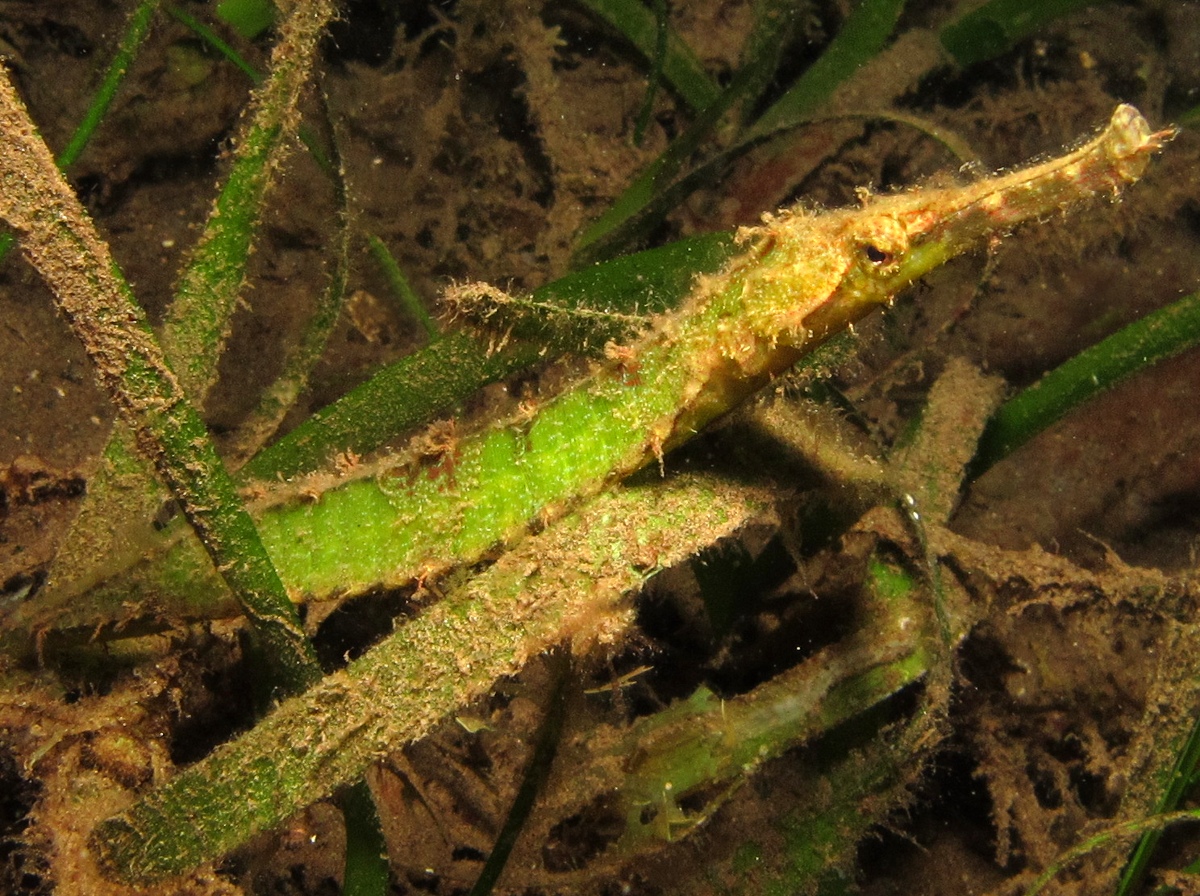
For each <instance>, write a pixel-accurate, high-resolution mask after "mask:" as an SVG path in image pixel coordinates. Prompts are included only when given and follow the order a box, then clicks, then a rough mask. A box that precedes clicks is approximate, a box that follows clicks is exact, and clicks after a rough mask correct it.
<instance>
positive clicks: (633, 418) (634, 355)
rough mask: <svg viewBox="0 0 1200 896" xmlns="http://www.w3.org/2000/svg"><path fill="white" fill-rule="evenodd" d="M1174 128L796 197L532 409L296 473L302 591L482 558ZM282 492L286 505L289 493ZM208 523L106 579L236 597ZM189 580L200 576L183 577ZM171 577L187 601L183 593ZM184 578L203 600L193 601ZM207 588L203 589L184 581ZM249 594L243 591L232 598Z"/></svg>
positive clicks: (1117, 130)
mask: <svg viewBox="0 0 1200 896" xmlns="http://www.w3.org/2000/svg"><path fill="white" fill-rule="evenodd" d="M1167 136H1169V134H1168V132H1160V133H1154V132H1152V131H1151V130H1150V128H1149V126H1148V125H1147V123H1146V121H1145V119H1144V118H1143V117H1142V116H1141V115H1140V114H1139V113H1138V112H1137V110H1136V109H1134V108H1133V107H1132V106H1128V105H1123V106H1120V107H1118V108H1117V110H1116V111H1115V112H1114V114H1113V116H1112V120H1111V122H1110V123H1109V125H1108V126H1107V128H1105V129H1104V130H1103V131H1102V132H1101V133H1100V134H1099V135H1098V136H1096V137H1095V138H1093V139H1092V140H1091V141H1089V142H1087V143H1085V144H1084V145H1082V146H1080V147H1079V148H1078V149H1075V150H1073V151H1071V152H1068V153H1065V154H1064V155H1062V156H1060V157H1058V158H1054V159H1051V160H1049V161H1046V162H1042V163H1040V164H1036V165H1032V166H1030V167H1027V168H1024V169H1020V170H1017V171H1014V172H1011V173H1008V174H1003V175H997V176H994V177H990V178H984V179H981V180H979V181H977V182H975V183H972V184H969V185H966V186H961V187H949V188H943V189H915V190H912V191H909V192H905V193H901V194H897V195H891V196H876V197H869V198H865V199H864V201H863V204H862V206H861V207H858V208H851V209H844V210H836V211H829V212H820V213H816V212H811V211H806V210H802V209H790V210H785V211H782V212H780V213H778V214H775V215H766V216H764V218H763V222H762V223H761V224H760V225H759V226H755V227H746V228H742V229H741V230H740V231H739V232H738V234H737V240H738V243H739V244H740V246H741V251H740V253H738V254H737V255H735V256H734V257H733V258H732V259H731V261H730V262H728V263H727V264H726V265H725V267H724V268H723V269H722V270H721V271H720V272H718V273H716V274H712V275H703V276H700V277H698V278H697V280H696V283H695V285H694V287H693V290H692V292H691V294H690V296H689V298H688V299H687V300H686V301H685V302H684V304H683V306H682V307H681V308H680V309H679V310H678V311H676V312H673V313H671V314H666V315H662V316H660V317H659V318H657V319H656V320H655V321H654V322H653V324H652V326H651V327H650V328H649V329H648V330H647V332H646V333H645V334H644V335H642V336H641V337H640V338H638V339H637V340H636V341H634V342H633V343H632V344H630V345H628V346H625V347H623V348H621V349H620V350H619V351H615V352H612V354H613V356H614V357H613V359H612V360H610V361H609V362H608V363H607V365H605V366H603V367H601V368H600V369H599V370H598V371H597V372H595V373H594V374H592V375H591V376H590V377H588V378H587V379H585V380H583V381H582V382H580V383H579V384H577V385H576V386H575V387H573V388H571V389H569V390H567V391H566V392H564V393H562V394H560V395H559V396H558V397H556V398H554V399H551V400H549V401H547V402H545V403H544V404H542V405H541V406H540V407H539V408H537V409H536V411H534V412H533V413H531V414H529V415H526V416H525V417H524V418H522V419H513V420H508V421H502V422H499V423H496V424H494V425H492V426H491V427H490V428H487V429H484V430H483V431H481V432H478V433H475V434H471V435H468V436H464V437H462V438H453V437H452V438H449V439H445V440H443V443H442V444H441V445H440V447H439V448H438V449H437V450H436V451H435V452H433V453H432V454H430V453H426V455H425V456H421V455H420V454H419V453H414V452H409V453H407V454H405V455H403V456H401V457H391V458H385V459H383V460H381V461H379V462H376V463H374V464H372V465H371V466H370V467H369V468H363V469H361V470H358V471H356V472H355V473H354V474H352V475H351V476H350V477H346V478H337V477H333V476H330V475H327V474H326V475H325V476H324V477H321V476H318V477H316V478H313V479H310V480H308V481H305V482H301V483H293V484H291V485H290V486H288V487H286V488H285V489H284V490H283V491H282V492H281V493H279V494H276V495H275V497H274V498H268V500H267V501H266V502H263V504H264V506H260V507H259V508H258V509H257V511H256V513H255V515H256V517H257V520H258V524H259V528H260V531H261V533H262V538H263V541H264V543H265V545H266V546H267V549H268V552H269V553H270V555H271V558H272V560H273V561H274V563H275V564H276V567H277V568H278V570H279V574H280V576H281V578H282V580H283V582H284V583H285V585H286V587H287V589H288V591H289V593H290V594H291V595H292V597H293V598H294V599H295V600H304V599H312V598H316V599H321V598H326V597H329V596H334V595H339V594H353V593H356V592H361V591H363V590H365V589H367V588H370V587H373V586H376V585H381V584H382V585H398V584H402V583H405V582H408V581H411V580H413V579H415V578H418V577H420V576H424V575H427V574H430V573H434V572H437V571H440V570H443V569H446V568H448V567H451V566H453V565H458V564H462V563H470V562H473V561H475V560H478V559H479V558H480V557H482V556H483V555H484V554H485V553H486V552H487V551H488V550H489V549H491V548H493V547H495V546H497V545H500V544H504V543H507V542H510V541H511V540H512V539H513V538H515V537H517V536H519V535H520V534H522V533H523V532H524V531H525V530H526V529H527V528H528V526H529V525H530V524H531V523H533V522H537V521H546V520H548V519H551V518H554V517H557V516H559V515H561V513H562V512H564V511H565V510H566V509H568V508H570V507H571V506H575V505H577V504H578V502H579V501H580V500H581V499H584V498H587V497H589V496H591V495H594V494H596V493H598V492H600V491H602V490H604V489H605V488H606V487H608V486H609V485H611V484H612V483H614V482H616V481H619V480H620V479H622V478H624V477H625V476H627V475H629V474H630V473H632V472H634V471H636V470H637V469H639V468H640V467H642V466H644V465H646V464H647V463H649V462H654V461H656V460H657V461H661V459H662V456H663V454H664V452H666V451H669V450H670V449H671V448H673V447H675V446H677V445H679V444H681V443H683V442H685V441H686V440H687V439H689V438H690V437H691V436H692V435H694V434H695V433H696V432H698V431H699V430H701V429H702V428H703V427H704V426H705V425H706V424H708V423H710V422H711V421H712V420H714V419H715V418H717V417H719V416H721V415H722V414H724V413H726V412H727V411H729V410H730V409H731V408H733V407H735V406H736V405H737V404H738V403H739V402H740V401H742V400H743V399H744V398H746V397H747V396H749V395H751V394H753V393H754V392H756V391H757V390H759V389H760V388H762V387H763V386H764V385H766V384H767V383H768V382H770V381H771V380H772V378H774V377H776V376H778V375H779V374H781V373H783V372H785V371H786V370H787V369H788V368H790V367H791V366H792V365H793V364H794V363H795V362H796V361H797V360H798V359H799V358H801V357H802V356H803V355H804V354H806V353H808V352H810V351H811V350H812V349H813V348H815V347H816V346H818V345H819V344H820V343H821V342H822V341H823V340H825V339H826V338H827V337H828V336H830V335H831V334H834V333H836V332H838V331H840V330H842V329H844V328H845V327H846V326H848V325H850V324H852V323H853V322H854V321H856V320H858V319H859V318H861V317H862V316H864V315H865V314H867V313H868V312H870V311H871V310H872V309H874V308H876V307H878V306H881V305H886V304H888V303H890V302H891V301H892V300H893V299H894V297H895V296H896V295H897V293H899V292H900V291H901V290H903V289H904V288H905V287H906V286H908V285H910V284H911V283H912V282H913V281H915V280H916V279H918V278H919V277H921V276H922V275H924V274H925V273H927V272H928V271H930V270H931V269H933V268H935V267H937V266H938V265H940V264H942V263H944V262H945V261H947V260H948V259H950V258H952V257H954V256H956V255H958V254H961V253H962V252H964V251H966V250H968V249H970V248H972V247H973V246H976V245H978V244H979V243H980V242H981V241H982V240H984V239H985V238H988V237H991V236H994V235H1002V234H1004V233H1006V232H1007V231H1009V230H1011V229H1012V228H1013V227H1014V226H1016V225H1017V224H1020V223H1021V222H1023V221H1027V220H1031V219H1038V218H1043V217H1046V216H1049V215H1052V214H1057V213H1059V212H1060V211H1063V210H1066V209H1068V208H1070V207H1071V206H1073V205H1074V204H1076V203H1078V202H1079V201H1080V200H1082V199H1084V198H1086V197H1088V196H1091V195H1093V194H1112V193H1116V192H1117V191H1118V190H1119V189H1120V188H1121V187H1122V186H1123V185H1125V184H1127V183H1130V182H1132V181H1134V180H1136V179H1137V178H1138V177H1139V176H1140V175H1141V174H1142V172H1143V171H1144V169H1145V167H1146V164H1147V162H1148V159H1149V157H1150V155H1151V154H1152V153H1153V152H1155V151H1156V150H1157V149H1158V148H1160V146H1161V145H1162V142H1163V140H1164V139H1165V138H1166V137H1167ZM272 501H274V502H276V503H271V502H272ZM205 563H206V560H205V558H204V557H203V556H201V552H200V548H199V546H198V545H197V544H195V542H194V540H190V539H188V540H182V541H180V542H179V543H178V544H177V545H176V546H175V547H174V548H172V549H171V550H170V551H169V552H168V553H167V554H166V555H165V556H161V557H157V558H152V559H150V560H148V561H145V562H144V563H143V564H142V565H141V567H140V568H138V569H135V570H133V571H132V573H131V574H130V575H127V576H118V577H116V578H115V579H113V580H112V581H110V582H108V583H106V584H104V585H101V586H100V589H99V590H100V592H102V593H103V592H110V593H111V594H113V595H114V596H119V600H120V601H121V602H123V603H125V605H126V606H128V605H129V603H128V602H129V601H131V599H133V598H134V596H135V595H136V599H137V600H138V601H140V602H141V605H142V609H143V610H145V609H157V610H160V611H165V612H168V613H169V614H170V615H189V614H190V613H193V612H195V611H196V610H203V611H204V612H213V611H219V610H220V609H221V608H220V607H216V606H214V604H213V598H212V597H211V595H213V594H218V595H219V594H221V593H222V591H223V586H221V584H220V582H219V580H218V579H217V577H216V576H215V574H204V573H203V572H202V570H203V569H204V567H205ZM180 588H182V589H183V591H182V592H181V591H179V590H178V589H180ZM165 594H171V595H172V597H171V603H170V604H169V605H167V606H164V605H163V604H161V603H158V601H159V600H165V598H164V597H163V595H165ZM181 595H195V600H194V601H192V602H190V603H186V604H184V605H185V606H188V607H189V608H190V610H184V609H182V607H181V603H180V600H181ZM182 599H183V600H184V601H187V600H188V598H187V597H186V596H184V597H183V598H182ZM226 609H231V608H226Z"/></svg>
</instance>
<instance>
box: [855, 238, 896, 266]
mask: <svg viewBox="0 0 1200 896" xmlns="http://www.w3.org/2000/svg"><path fill="white" fill-rule="evenodd" d="M862 250H863V255H865V256H866V258H867V261H869V262H871V264H875V265H885V264H887V263H888V262H890V261H891V260H892V253H891V252H886V251H884V250H883V249H880V248H879V247H878V246H876V245H875V244H874V243H863V247H862Z"/></svg>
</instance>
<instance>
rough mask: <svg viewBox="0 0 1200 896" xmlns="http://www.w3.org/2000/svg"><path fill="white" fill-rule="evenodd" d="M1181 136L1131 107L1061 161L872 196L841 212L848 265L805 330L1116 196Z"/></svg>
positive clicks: (863, 309)
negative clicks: (1087, 203) (1025, 226)
mask: <svg viewBox="0 0 1200 896" xmlns="http://www.w3.org/2000/svg"><path fill="white" fill-rule="evenodd" d="M1173 134H1174V131H1172V130H1163V131H1157V132H1153V131H1151V130H1150V127H1149V125H1148V124H1147V122H1146V120H1145V118H1143V117H1142V115H1141V114H1140V113H1139V112H1138V111H1137V110H1136V109H1134V108H1133V107H1132V106H1128V105H1122V106H1118V107H1117V109H1116V111H1115V112H1114V113H1113V116H1112V119H1111V120H1110V122H1109V124H1108V126H1107V127H1106V128H1105V129H1104V130H1103V131H1101V132H1100V133H1099V134H1098V135H1097V136H1096V137H1094V138H1093V139H1091V140H1090V141H1088V142H1086V143H1084V144H1082V145H1081V146H1079V147H1078V148H1077V149H1074V150H1071V151H1068V152H1065V153H1063V154H1062V155H1060V156H1057V157H1055V158H1052V159H1049V160H1047V161H1044V162H1041V163H1038V164H1034V165H1029V166H1027V167H1024V168H1020V169H1017V170H1015V171H1012V172H1009V173H1003V174H997V175H993V176H992V177H986V178H983V179H981V180H979V181H976V182H974V183H969V184H965V185H963V186H960V187H949V188H937V189H916V190H911V191H909V192H907V193H901V194H898V195H894V196H882V197H877V198H868V199H867V200H866V201H865V203H864V205H863V207H862V208H860V209H853V210H847V211H843V212H840V213H837V214H836V216H834V217H831V218H830V219H829V221H828V224H829V226H828V227H827V229H826V238H827V239H834V240H836V241H837V242H838V246H839V248H838V250H837V251H838V252H839V253H840V254H841V256H842V257H843V259H844V269H843V271H842V273H841V276H840V278H839V282H838V284H837V286H836V288H834V289H832V290H831V291H830V293H829V297H828V299H827V300H826V301H825V302H823V303H822V304H821V305H820V306H819V307H817V308H816V309H814V310H813V311H812V312H811V313H808V314H807V315H806V316H805V319H804V326H805V328H806V329H807V330H808V331H809V332H811V333H812V334H813V335H815V336H818V337H819V336H821V335H824V334H828V333H830V332H833V331H834V330H836V329H838V328H839V327H842V326H845V325H846V324H847V323H852V322H853V321H855V320H857V319H858V318H859V317H862V316H863V315H864V314H866V313H867V312H868V311H870V310H871V309H872V308H873V307H875V306H877V305H881V304H888V303H890V302H891V301H892V299H894V298H895V296H896V295H897V293H899V292H900V291H901V290H903V289H904V288H905V287H907V286H908V285H910V284H911V283H913V282H914V281H915V280H917V279H919V278H920V277H922V276H924V275H925V274H927V273H928V272H929V271H931V270H933V269H934V268H936V267H938V266H939V265H941V264H944V263H945V262H946V261H949V260H950V259H951V258H954V257H955V256H957V255H960V254H962V253H963V252H965V251H968V250H969V249H971V248H973V247H975V246H977V245H980V244H981V243H983V242H985V241H987V240H989V239H992V238H995V237H1000V236H1004V235H1006V234H1007V233H1009V232H1010V231H1012V230H1013V229H1014V228H1016V227H1017V226H1018V225H1020V224H1022V223H1024V222H1026V221H1031V220H1039V219H1044V218H1048V217H1050V216H1052V215H1060V214H1063V213H1064V212H1066V211H1068V210H1069V209H1071V208H1072V207H1073V206H1075V205H1078V204H1079V203H1080V202H1081V201H1082V200H1084V199H1087V198H1089V197H1091V196H1094V195H1106V194H1107V195H1110V196H1115V195H1116V194H1118V193H1119V192H1120V190H1121V188H1122V187H1124V186H1125V185H1127V184H1130V183H1132V182H1133V181H1135V180H1137V179H1138V178H1139V177H1140V176H1141V175H1142V173H1143V172H1144V171H1145V169H1146V166H1147V164H1148V162H1149V158H1150V156H1151V155H1153V154H1154V153H1155V152H1157V151H1158V150H1159V149H1161V148H1162V146H1163V144H1164V143H1165V141H1167V140H1169V139H1170V138H1171V137H1172V136H1173Z"/></svg>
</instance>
